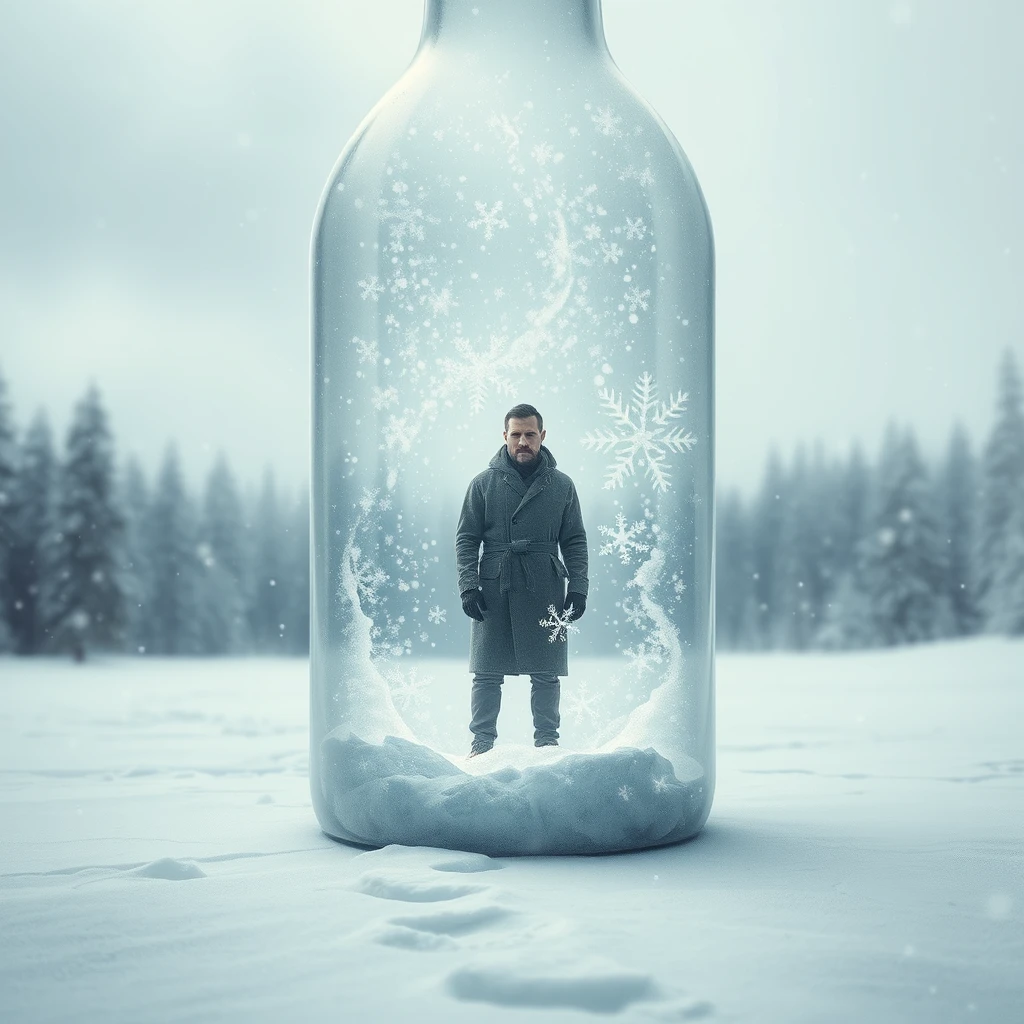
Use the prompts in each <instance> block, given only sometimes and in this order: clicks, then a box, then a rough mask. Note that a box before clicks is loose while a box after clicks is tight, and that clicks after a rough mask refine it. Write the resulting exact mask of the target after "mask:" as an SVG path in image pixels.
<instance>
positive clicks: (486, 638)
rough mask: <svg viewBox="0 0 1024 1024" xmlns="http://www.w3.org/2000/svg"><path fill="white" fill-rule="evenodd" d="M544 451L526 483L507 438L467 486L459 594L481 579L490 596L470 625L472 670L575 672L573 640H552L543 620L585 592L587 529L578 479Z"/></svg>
mask: <svg viewBox="0 0 1024 1024" xmlns="http://www.w3.org/2000/svg"><path fill="white" fill-rule="evenodd" d="M538 458H539V459H540V460H541V465H540V466H539V468H538V469H537V471H536V472H535V473H534V474H533V476H531V477H530V480H529V489H527V484H526V483H525V482H524V481H523V478H522V477H521V476H520V475H519V471H518V470H517V469H516V467H515V466H514V465H513V463H512V459H511V457H510V456H509V455H508V452H507V449H506V448H505V446H504V445H502V446H501V448H499V449H498V452H497V454H496V455H495V456H494V458H492V459H491V461H490V463H489V464H488V468H487V469H485V470H484V471H483V472H482V473H480V474H479V475H477V476H475V477H474V478H473V480H472V482H471V483H470V485H469V489H468V490H467V491H466V499H465V501H464V502H463V504H462V514H461V515H460V516H459V527H458V532H457V534H456V538H455V557H456V559H457V561H458V567H459V593H460V594H464V593H465V592H466V591H467V590H472V589H476V588H477V587H478V586H479V587H480V588H481V589H482V590H483V595H484V601H485V602H486V603H487V610H486V611H485V612H484V613H483V614H484V621H483V622H477V621H476V620H475V619H474V620H472V623H471V627H470V653H469V670H470V672H500V673H502V674H503V675H520V674H526V673H532V672H543V673H546V674H548V675H559V676H564V675H568V673H569V669H568V655H567V649H568V646H569V645H568V643H567V642H565V641H563V640H561V639H556V640H555V641H554V643H549V642H548V637H549V636H550V635H551V630H550V628H548V627H545V626H542V625H541V624H540V620H541V619H546V618H548V617H549V615H550V613H549V612H548V605H554V606H555V608H556V610H557V611H558V612H559V614H561V612H562V604H563V602H564V601H565V595H566V592H567V591H574V592H576V593H578V594H583V595H584V596H585V595H586V593H587V591H588V589H589V586H590V582H589V580H588V579H587V566H588V557H587V534H586V531H585V530H584V529H583V515H582V513H581V512H580V501H579V497H578V496H577V494H576V487H575V486H574V484H573V482H572V480H570V479H569V477H568V476H566V475H565V473H562V472H560V471H559V470H557V469H555V457H554V456H553V455H552V454H551V452H550V451H549V450H548V449H547V448H545V447H544V446H543V445H541V449H540V453H539V455H538ZM481 542H483V552H482V553H481V551H480V544H481ZM559 548H561V551H562V558H563V559H564V564H563V562H562V561H560V560H559V558H558V549H559ZM566 581H568V586H567V585H566ZM563 635H564V634H563Z"/></svg>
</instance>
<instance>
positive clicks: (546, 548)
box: [481, 540, 558, 594]
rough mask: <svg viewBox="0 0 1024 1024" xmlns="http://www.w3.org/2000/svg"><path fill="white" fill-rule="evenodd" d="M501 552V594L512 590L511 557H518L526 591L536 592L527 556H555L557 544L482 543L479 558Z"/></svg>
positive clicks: (553, 542)
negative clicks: (481, 552) (481, 551)
mask: <svg viewBox="0 0 1024 1024" xmlns="http://www.w3.org/2000/svg"><path fill="white" fill-rule="evenodd" d="M499 551H500V552H501V564H500V565H499V567H498V568H499V573H500V584H499V589H500V591H501V593H503V594H505V593H508V591H510V590H511V589H512V556H513V555H517V556H518V557H519V564H520V565H521V566H522V567H523V576H524V577H525V578H526V589H527V590H536V589H537V588H536V586H535V585H534V584H535V580H534V576H533V570H532V569H531V568H530V560H529V559H528V558H527V557H526V556H527V555H557V554H558V542H557V541H554V540H514V541H512V542H511V543H510V544H508V543H505V542H504V541H484V552H483V555H482V556H481V557H486V556H487V555H491V554H494V553H495V552H499Z"/></svg>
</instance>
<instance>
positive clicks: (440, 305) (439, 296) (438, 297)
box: [427, 288, 458, 316]
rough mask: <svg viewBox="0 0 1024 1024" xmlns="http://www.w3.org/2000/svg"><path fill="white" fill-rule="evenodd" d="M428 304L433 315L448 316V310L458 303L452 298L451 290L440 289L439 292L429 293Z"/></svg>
mask: <svg viewBox="0 0 1024 1024" xmlns="http://www.w3.org/2000/svg"><path fill="white" fill-rule="evenodd" d="M427 301H428V302H429V303H430V308H431V310H433V312H434V315H435V316H437V315H438V314H444V315H445V316H447V315H448V312H449V310H450V309H451V308H452V306H457V305H458V303H457V302H456V301H455V300H454V299H453V298H452V293H451V289H449V288H442V289H441V290H440V292H433V291H432V292H431V293H430V295H429V296H428V298H427Z"/></svg>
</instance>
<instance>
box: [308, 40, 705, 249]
mask: <svg viewBox="0 0 1024 1024" xmlns="http://www.w3.org/2000/svg"><path fill="white" fill-rule="evenodd" d="M442 196H444V201H443V202H439V200H440V198H441V197H442ZM618 209H621V210H623V211H626V210H628V211H629V212H630V218H631V222H632V223H634V224H636V222H637V219H638V218H646V220H647V223H650V222H651V221H652V220H662V221H665V220H669V219H671V218H673V217H675V218H677V219H679V220H680V221H681V222H682V223H683V224H684V225H685V228H686V230H687V231H688V232H689V234H690V236H691V238H692V237H693V236H694V235H698V236H706V237H707V239H708V241H707V244H708V245H710V244H711V242H710V236H711V224H710V217H709V215H708V210H707V205H706V203H705V200H704V196H703V193H702V191H701V188H700V185H699V183H698V180H697V176H696V174H695V172H694V170H693V167H692V165H691V163H690V161H689V159H688V158H687V156H686V153H685V151H684V149H683V147H682V145H681V144H680V142H679V141H678V139H676V137H675V135H674V134H673V133H672V131H671V130H670V129H669V128H668V126H667V125H666V124H665V122H664V121H663V120H662V118H661V117H659V115H658V114H657V113H656V112H655V111H654V109H653V108H652V107H651V105H650V104H649V103H648V102H647V101H646V100H645V99H644V98H643V97H642V96H641V95H640V94H639V93H638V92H637V90H636V89H635V88H634V87H633V86H632V85H631V84H630V83H629V82H628V80H627V79H626V78H625V76H624V75H623V74H622V73H621V72H620V71H619V69H618V67H617V66H616V65H615V63H614V62H613V61H612V60H611V58H610V57H607V59H604V60H596V59H595V60H591V61H589V62H587V63H586V64H584V65H581V66H580V67H578V68H572V67H567V68H563V69H560V70H559V71H557V72H553V73H552V74H551V75H549V76H547V77H546V78H540V77H538V76H536V75H535V76H533V77H532V78H529V79H528V78H527V76H526V75H525V74H523V73H521V72H520V73H517V72H515V71H514V70H512V71H507V72H505V73H502V74H498V73H495V72H494V71H492V70H489V69H485V68H481V67H478V66H472V65H470V66H467V67H451V66H449V64H447V63H445V62H443V61H439V60H436V59H430V60H417V61H413V63H412V64H411V65H410V67H409V68H408V69H407V71H406V72H405V73H404V74H403V75H402V76H401V77H400V78H399V79H398V81H397V82H396V83H395V85H394V86H392V88H391V89H389V90H388V92H387V93H385V94H384V96H382V97H381V99H380V100H379V101H378V103H377V104H376V105H375V106H374V107H373V108H372V109H371V111H370V112H369V113H368V114H367V116H366V117H365V118H364V120H363V122H362V123H361V124H360V126H359V128H358V129H357V131H356V132H355V133H354V134H353V136H352V138H351V139H350V140H349V142H348V144H347V145H346V147H345V149H344V150H343V152H342V154H341V156H340V157H339V159H338V161H337V163H336V164H335V167H334V169H333V171H332V173H331V175H330V177H329V179H328V182H327V186H326V188H325V190H324V194H323V198H322V201H321V206H320V210H319V211H318V215H317V222H316V230H319V226H320V225H321V224H322V223H323V222H324V221H325V220H330V221H333V222H335V223H338V222H339V221H343V222H346V223H348V222H351V221H358V220H364V221H365V220H366V219H368V218H370V219H372V218H373V216H375V215H382V214H383V215H385V216H390V217H395V218H401V217H403V216H409V217H412V216H413V213H412V211H413V210H418V211H421V212H423V215H424V216H429V215H430V211H433V212H434V214H436V215H437V216H440V217H445V216H454V215H456V213H455V211H458V214H457V215H458V216H461V217H463V219H464V220H465V221H466V222H467V223H469V224H471V225H475V224H477V222H480V223H481V224H482V229H483V230H482V233H483V234H485V235H487V236H488V239H489V238H490V236H491V235H492V234H493V233H494V232H496V231H498V230H499V229H503V228H504V224H503V222H505V221H508V220H509V217H510V211H512V210H515V211H516V214H517V216H520V217H521V216H523V215H525V216H526V217H528V218H531V217H532V218H533V219H534V220H536V217H537V215H541V216H547V217H549V218H552V217H553V222H554V224H555V231H556V233H557V232H558V231H560V230H561V229H560V228H559V227H558V220H559V217H561V216H562V215H563V214H564V215H565V216H567V217H568V216H570V215H571V216H572V217H574V218H576V219H577V220H579V219H580V218H584V217H591V218H592V219H593V221H594V224H595V225H596V226H593V227H590V228H588V229H587V230H589V231H590V232H591V233H593V232H597V231H598V230H599V229H601V226H602V223H603V221H602V218H604V217H605V216H606V214H607V211H611V210H618ZM403 211H404V212H403ZM545 211H546V213H545ZM602 211H604V212H602ZM624 215H625V214H624ZM416 227H417V225H416V224H415V223H414V224H411V225H410V228H411V229H412V230H415V229H416ZM582 229H583V228H581V230H582ZM630 230H639V228H637V227H635V228H633V229H630ZM568 235H570V236H571V235H572V231H571V228H570V230H569V231H568ZM587 241H588V242H589V241H593V238H590V239H587ZM605 244H607V245H611V246H614V245H615V244H616V243H615V241H613V240H609V241H608V242H606V243H605ZM608 251H610V252H612V253H614V252H615V249H614V248H612V249H610V250H608Z"/></svg>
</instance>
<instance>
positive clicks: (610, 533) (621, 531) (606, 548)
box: [598, 512, 650, 565]
mask: <svg viewBox="0 0 1024 1024" xmlns="http://www.w3.org/2000/svg"><path fill="white" fill-rule="evenodd" d="M646 529H647V523H646V522H644V521H643V520H640V521H639V522H634V523H633V525H632V526H627V525H626V517H625V515H624V514H623V513H622V512H619V513H617V514H616V516H615V526H599V527H598V530H599V531H600V532H601V533H603V534H604V536H606V537H608V538H609V540H608V542H607V543H606V544H602V545H601V549H600V551H601V554H602V555H610V554H612V553H613V552H617V553H618V556H619V561H620V562H622V564H623V565H629V559H630V556H631V555H632V554H633V553H634V552H636V553H637V554H639V553H640V552H642V551H647V550H649V549H650V545H649V544H646V543H644V542H643V541H642V540H638V538H639V537H640V536H641V534H643V533H644V532H645V531H646Z"/></svg>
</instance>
